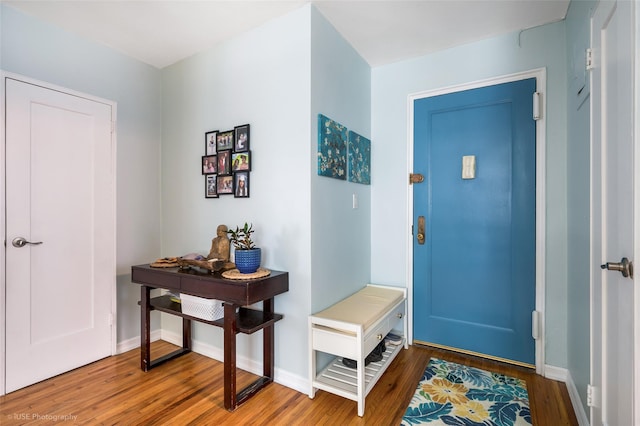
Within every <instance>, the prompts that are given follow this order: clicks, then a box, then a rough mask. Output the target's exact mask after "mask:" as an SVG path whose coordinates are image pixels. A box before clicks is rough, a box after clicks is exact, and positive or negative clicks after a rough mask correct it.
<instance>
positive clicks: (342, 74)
mask: <svg viewBox="0 0 640 426" xmlns="http://www.w3.org/2000/svg"><path fill="white" fill-rule="evenodd" d="M311 12H312V13H311V116H310V121H311V135H310V140H311V145H312V154H313V155H312V157H311V165H310V174H311V263H312V265H311V267H312V271H313V274H312V275H313V281H312V289H311V312H317V311H319V310H322V309H324V308H326V307H327V306H329V305H332V304H333V303H335V302H337V301H338V300H340V299H342V298H344V297H346V296H348V295H350V294H352V293H355V292H356V291H357V290H359V289H361V288H362V287H363V286H364V285H365V284H367V283H368V282H369V279H370V270H371V267H370V265H371V263H370V262H371V258H370V252H371V215H370V213H371V186H369V185H362V184H356V183H352V182H348V181H341V180H337V179H332V178H327V177H321V176H318V174H317V152H318V149H317V148H318V146H317V140H318V134H317V131H318V119H317V117H318V114H319V113H321V114H323V115H325V116H327V117H329V118H331V119H333V120H336V121H337V122H339V123H341V124H343V125H344V126H346V127H347V128H348V129H350V130H353V131H355V132H356V133H358V134H360V135H362V136H365V137H367V138H369V139H370V137H371V68H370V67H369V65H368V64H367V62H366V61H364V59H362V57H360V55H359V54H358V53H357V52H356V51H355V50H354V49H353V48H352V47H351V45H349V44H348V43H347V42H346V41H345V40H344V39H343V38H342V36H340V34H339V33H338V32H337V31H336V30H335V29H334V28H333V27H332V26H331V24H330V23H329V22H328V21H327V20H326V19H325V18H324V17H323V16H322V14H321V13H320V12H319V11H318V10H317V9H316V8H315V7H313V8H311ZM372 149H375V148H372ZM375 173H376V172H375V171H374V174H375ZM354 194H355V195H356V197H357V199H358V208H357V209H354V208H353V195H354Z"/></svg>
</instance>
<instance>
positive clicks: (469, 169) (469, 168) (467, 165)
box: [462, 155, 476, 179]
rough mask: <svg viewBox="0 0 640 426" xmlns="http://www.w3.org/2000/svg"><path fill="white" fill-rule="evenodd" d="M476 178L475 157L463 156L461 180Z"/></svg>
mask: <svg viewBox="0 0 640 426" xmlns="http://www.w3.org/2000/svg"><path fill="white" fill-rule="evenodd" d="M475 178H476V156H475V155H465V156H463V157H462V179H475Z"/></svg>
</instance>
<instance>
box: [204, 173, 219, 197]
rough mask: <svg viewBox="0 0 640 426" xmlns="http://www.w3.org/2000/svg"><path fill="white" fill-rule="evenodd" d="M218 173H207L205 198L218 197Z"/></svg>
mask: <svg viewBox="0 0 640 426" xmlns="http://www.w3.org/2000/svg"><path fill="white" fill-rule="evenodd" d="M217 178H218V176H217V175H206V176H205V179H204V198H218V182H217Z"/></svg>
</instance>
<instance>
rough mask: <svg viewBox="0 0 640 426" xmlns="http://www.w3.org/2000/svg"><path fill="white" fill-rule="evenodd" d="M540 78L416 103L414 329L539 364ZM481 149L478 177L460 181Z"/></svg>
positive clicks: (422, 337)
mask: <svg viewBox="0 0 640 426" xmlns="http://www.w3.org/2000/svg"><path fill="white" fill-rule="evenodd" d="M534 91H535V79H530V80H523V81H518V82H513V83H506V84H501V85H497V86H491V87H484V88H480V89H474V90H469V91H465V92H458V93H452V94H448V95H442V96H437V97H431V98H424V99H420V100H417V101H416V102H415V105H414V114H415V116H414V132H415V133H414V172H417V173H423V174H424V175H425V178H426V179H425V181H426V182H425V184H422V185H415V187H414V216H415V217H414V221H415V222H414V227H417V217H418V216H420V215H423V216H425V218H426V223H427V232H426V243H425V244H424V245H419V244H417V242H416V243H414V337H415V339H416V340H418V341H424V342H430V343H436V344H440V345H445V346H451V347H454V348H459V349H464V350H468V351H473V352H479V353H484V354H488V355H492V356H497V357H501V358H506V359H511V360H515V361H519V362H525V363H530V364H533V363H534V362H535V346H534V341H533V338H532V337H531V311H533V309H534V307H535V122H534V121H533V119H532V94H533V92H534ZM465 155H475V157H476V177H475V178H474V179H468V180H465V179H462V176H461V174H462V157H463V156H465Z"/></svg>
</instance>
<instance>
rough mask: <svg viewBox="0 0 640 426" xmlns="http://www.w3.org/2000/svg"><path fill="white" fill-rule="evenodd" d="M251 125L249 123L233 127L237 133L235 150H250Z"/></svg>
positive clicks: (235, 133)
mask: <svg viewBox="0 0 640 426" xmlns="http://www.w3.org/2000/svg"><path fill="white" fill-rule="evenodd" d="M250 127H251V126H249V125H248V124H243V125H242V126H236V127H234V128H233V132H234V135H235V143H234V144H233V151H234V152H247V151H249V139H250V130H251V129H250Z"/></svg>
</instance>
